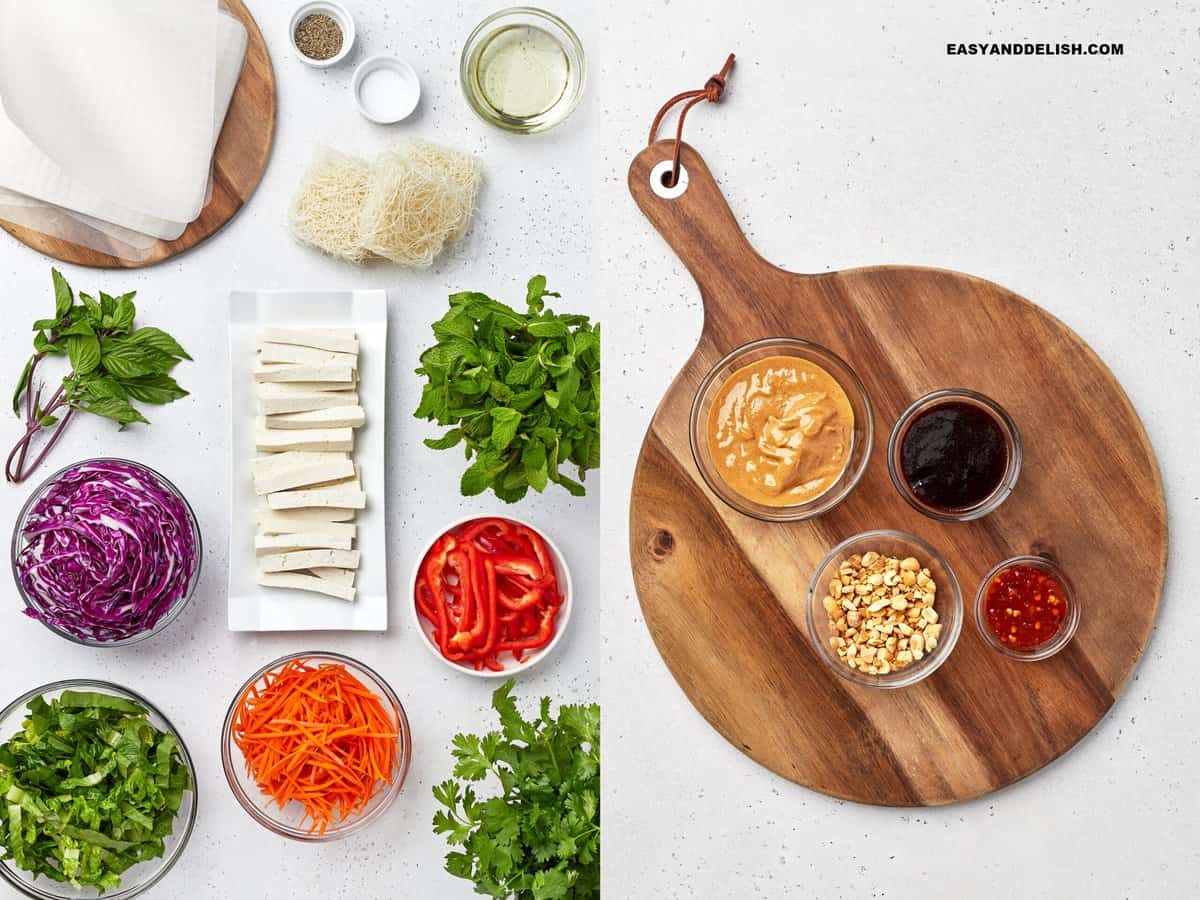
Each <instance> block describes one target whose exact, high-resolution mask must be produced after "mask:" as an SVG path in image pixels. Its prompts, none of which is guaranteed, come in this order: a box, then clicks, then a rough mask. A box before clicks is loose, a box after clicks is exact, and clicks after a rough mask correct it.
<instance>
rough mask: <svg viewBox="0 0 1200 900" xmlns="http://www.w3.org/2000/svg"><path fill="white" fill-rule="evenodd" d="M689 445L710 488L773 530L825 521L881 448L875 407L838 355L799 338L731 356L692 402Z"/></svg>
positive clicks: (714, 370) (762, 344)
mask: <svg viewBox="0 0 1200 900" xmlns="http://www.w3.org/2000/svg"><path fill="white" fill-rule="evenodd" d="M689 439H690V443H691V449H692V457H693V458H694V459H695V461H696V467H697V468H698V469H699V470H700V475H701V477H702V478H703V479H704V483H705V484H706V485H707V486H708V488H709V490H711V491H712V492H713V493H714V494H716V495H717V497H719V498H720V499H721V500H722V501H724V502H725V503H726V504H728V505H729V506H730V507H732V508H733V509H735V510H737V511H738V512H740V513H743V514H745V515H748V516H753V517H754V518H756V519H760V520H762V521H764V522H798V521H802V520H804V519H811V518H813V517H814V516H819V515H822V514H823V513H826V512H828V511H829V510H831V509H833V508H834V507H835V506H837V505H838V504H839V503H841V502H842V501H843V500H845V499H846V497H847V496H849V494H850V492H851V491H853V490H854V488H855V487H856V486H857V485H858V482H859V480H860V479H861V478H862V476H863V473H864V472H865V471H866V468H867V461H868V460H869V459H870V456H871V447H872V445H873V442H874V414H873V410H872V407H871V399H870V397H869V396H868V395H867V391H866V388H865V387H863V383H862V381H861V379H859V377H858V375H857V374H856V373H855V371H854V370H853V369H852V368H851V367H850V366H849V364H847V363H846V361H845V360H843V359H842V358H841V357H840V356H838V355H837V354H836V353H834V352H833V351H831V350H829V349H827V348H825V347H822V346H820V345H819V344H814V343H812V342H811V341H805V340H800V339H798V338H787V337H776V338H766V339H763V340H758V341H754V342H752V343H749V344H745V345H743V346H741V347H738V348H737V349H736V350H733V351H732V352H730V353H728V354H726V355H725V357H724V358H722V359H721V360H720V362H718V363H717V364H716V365H715V366H713V368H712V370H711V371H710V372H709V373H708V374H707V375H706V376H705V377H704V380H703V381H702V382H701V383H700V387H699V389H698V390H697V391H696V397H695V400H694V401H693V402H692V410H691V421H690V426H689Z"/></svg>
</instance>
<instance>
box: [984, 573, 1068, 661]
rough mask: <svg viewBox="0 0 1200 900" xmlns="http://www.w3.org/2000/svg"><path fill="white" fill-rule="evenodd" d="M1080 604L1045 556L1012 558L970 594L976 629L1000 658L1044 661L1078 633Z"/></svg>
mask: <svg viewBox="0 0 1200 900" xmlns="http://www.w3.org/2000/svg"><path fill="white" fill-rule="evenodd" d="M1079 616H1080V608H1079V598H1078V597H1076V596H1075V592H1074V591H1073V590H1072V588H1071V582H1070V581H1068V580H1067V576H1066V575H1065V574H1063V571H1062V569H1061V568H1059V566H1058V565H1057V564H1056V563H1054V562H1053V561H1052V560H1049V559H1047V558H1046V557H1044V556H1014V557H1012V558H1011V559H1006V560H1004V562H1002V563H1000V564H999V565H998V566H996V567H995V568H994V569H992V571H990V572H988V573H987V575H986V576H985V577H984V579H983V581H982V582H981V583H980V585H979V590H978V591H976V592H975V625H976V626H977V627H978V628H979V633H980V634H981V635H983V639H984V640H985V641H987V642H988V644H990V645H991V646H992V647H993V648H995V649H996V650H999V651H1000V652H1001V653H1003V654H1004V655H1005V656H1008V657H1011V658H1012V659H1019V660H1022V661H1024V662H1036V661H1037V660H1039V659H1047V658H1049V657H1051V656H1053V655H1054V654H1055V653H1057V652H1058V651H1059V650H1061V649H1062V648H1063V647H1065V646H1066V645H1067V644H1068V643H1069V642H1070V640H1071V638H1073V637H1074V636H1075V631H1076V629H1078V628H1079Z"/></svg>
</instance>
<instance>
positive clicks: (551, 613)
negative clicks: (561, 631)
mask: <svg viewBox="0 0 1200 900" xmlns="http://www.w3.org/2000/svg"><path fill="white" fill-rule="evenodd" d="M557 614H558V611H557V610H554V609H547V610H544V611H543V612H542V615H541V618H540V619H539V621H538V628H537V631H536V632H535V633H534V634H532V635H529V636H527V637H524V638H520V639H518V640H515V641H507V642H505V643H502V644H501V645H500V646H499V648H498V650H499V652H501V653H503V652H504V651H505V650H508V651H510V652H511V651H516V650H537V649H538V648H539V647H545V646H546V645H547V644H548V643H550V639H551V638H552V637H554V617H555V616H556V615H557Z"/></svg>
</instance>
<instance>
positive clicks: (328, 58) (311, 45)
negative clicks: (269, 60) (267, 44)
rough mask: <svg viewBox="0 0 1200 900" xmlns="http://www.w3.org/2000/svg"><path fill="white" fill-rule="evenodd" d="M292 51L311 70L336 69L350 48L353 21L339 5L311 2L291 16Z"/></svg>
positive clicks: (316, 0) (344, 8)
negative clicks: (310, 67) (331, 67)
mask: <svg viewBox="0 0 1200 900" xmlns="http://www.w3.org/2000/svg"><path fill="white" fill-rule="evenodd" d="M290 28H291V41H292V49H293V50H295V51H296V55H297V56H298V57H300V60H301V61H302V62H304V63H307V64H308V65H310V66H312V67H313V68H315V69H328V68H329V67H330V66H336V65H337V64H338V63H340V62H341V61H342V60H343V59H345V58H346V56H347V55H348V54H349V53H350V48H351V47H353V46H354V18H353V17H352V16H351V15H350V11H349V10H348V9H346V7H344V6H342V4H340V3H332V2H330V0H314V2H311V3H304V4H302V5H301V6H300V8H299V9H297V10H296V12H295V13H294V14H293V15H292V21H291V26H290Z"/></svg>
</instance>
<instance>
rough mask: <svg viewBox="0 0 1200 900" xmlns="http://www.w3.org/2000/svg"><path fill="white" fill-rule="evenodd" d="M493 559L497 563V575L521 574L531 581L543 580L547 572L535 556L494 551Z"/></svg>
mask: <svg viewBox="0 0 1200 900" xmlns="http://www.w3.org/2000/svg"><path fill="white" fill-rule="evenodd" d="M491 559H492V561H493V562H494V563H495V564H496V574H497V575H519V576H521V577H523V578H528V579H529V580H530V581H541V580H542V578H543V577H544V576H545V574H546V570H545V569H544V568H542V566H541V564H540V563H538V561H537V560H536V559H534V558H533V557H529V556H517V555H515V554H513V553H493V554H492V556H491Z"/></svg>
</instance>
